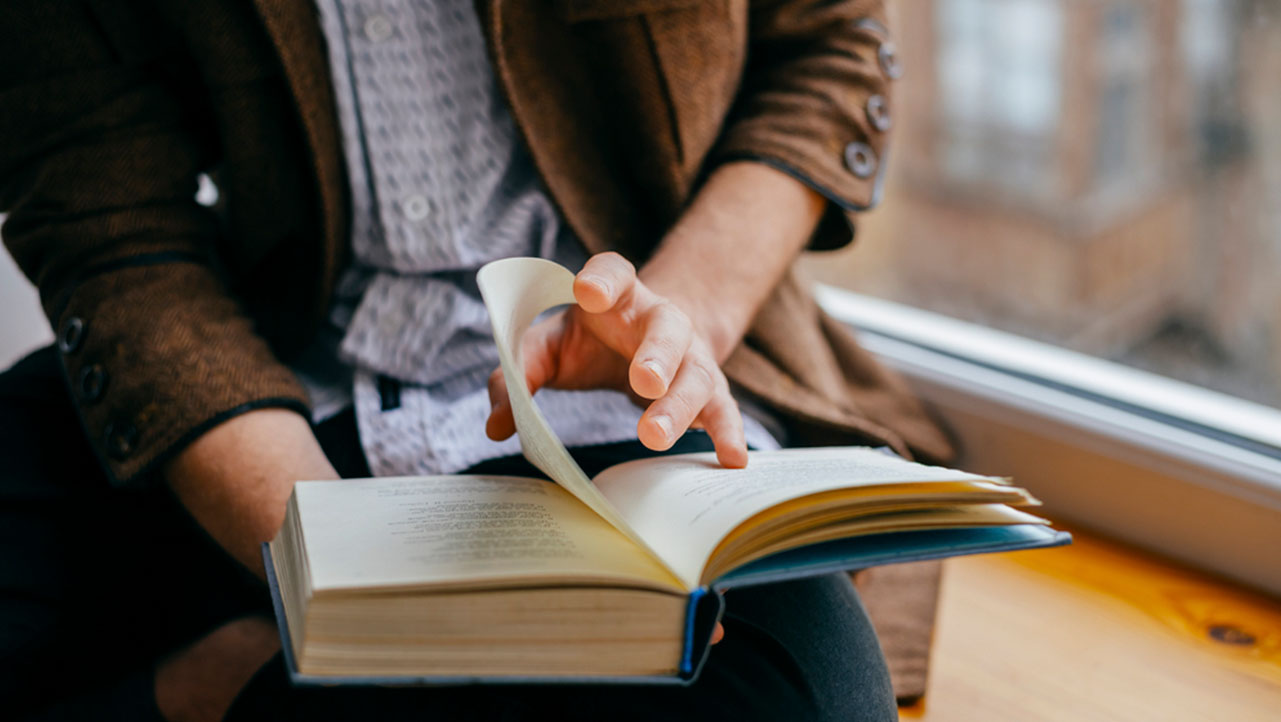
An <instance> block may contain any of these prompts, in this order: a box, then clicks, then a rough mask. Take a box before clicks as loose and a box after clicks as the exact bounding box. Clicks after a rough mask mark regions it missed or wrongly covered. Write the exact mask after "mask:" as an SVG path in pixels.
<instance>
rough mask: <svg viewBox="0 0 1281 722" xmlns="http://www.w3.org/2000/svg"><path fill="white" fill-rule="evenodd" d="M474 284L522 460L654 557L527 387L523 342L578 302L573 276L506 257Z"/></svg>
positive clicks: (538, 260)
mask: <svg viewBox="0 0 1281 722" xmlns="http://www.w3.org/2000/svg"><path fill="white" fill-rule="evenodd" d="M476 280H477V283H478V284H479V286H480V293H481V296H482V297H483V298H484V300H485V308H486V309H487V310H488V311H489V319H490V322H491V323H492V324H493V327H494V341H495V342H496V343H497V345H498V358H499V360H500V363H501V364H502V367H503V376H504V378H505V381H506V385H507V395H508V397H509V398H510V399H511V406H512V415H513V416H514V417H515V420H516V434H517V436H518V437H520V448H521V451H522V452H523V453H524V455H525V458H527V459H529V461H530V463H532V464H533V465H534V466H537V467H538V468H539V469H541V470H542V471H543V473H544V474H547V476H549V477H551V478H552V479H554V480H555V481H556V482H557V483H558V484H560V485H561V486H563V487H564V488H565V489H566V490H567V491H569V493H571V494H573V495H574V496H575V497H577V498H578V499H579V500H580V501H582V502H583V503H584V504H586V505H587V506H588V507H590V508H591V510H592V511H594V512H596V513H597V514H599V515H600V516H601V518H603V519H605V520H606V521H608V522H609V523H610V524H612V525H614V527H615V528H617V529H618V530H619V531H621V532H622V533H623V534H624V535H626V536H627V538H629V539H631V540H632V541H633V542H635V543H636V544H637V545H638V546H640V547H642V548H644V549H646V550H647V551H648V552H650V553H653V551H652V549H651V547H649V545H648V544H647V542H646V540H645V539H644V537H643V536H642V535H639V534H637V533H636V531H635V530H633V529H632V527H631V526H630V525H629V524H628V523H627V521H626V520H625V519H623V517H622V516H621V515H619V513H618V510H617V509H615V508H614V505H613V504H611V503H610V502H609V501H608V500H606V499H605V497H604V496H602V495H601V493H600V492H599V491H597V490H596V487H594V486H593V485H592V482H591V480H590V479H588V478H587V475H586V474H584V473H583V470H582V469H580V468H579V467H578V464H577V463H576V462H575V461H574V458H573V457H572V456H570V454H569V450H568V449H566V448H565V445H564V444H562V443H561V441H560V439H558V438H556V434H555V432H553V431H552V428H551V426H550V425H548V423H547V419H545V418H543V413H542V411H540V410H539V409H538V406H537V405H535V404H534V397H533V395H532V394H530V393H529V387H528V386H526V385H525V360H524V358H522V356H521V339H522V338H523V337H524V335H525V331H527V330H528V329H529V326H530V324H531V323H533V321H534V319H535V318H537V317H538V315H539V314H541V313H542V312H544V311H546V310H548V309H551V308H555V307H556V306H563V305H566V304H573V303H576V301H575V300H574V274H573V273H571V272H570V270H569V269H567V268H565V267H564V266H562V265H560V264H558V263H553V262H552V261H547V260H544V259H541V258H506V259H503V260H500V261H494V262H492V263H487V264H485V266H483V267H482V268H481V269H480V271H479V272H478V273H477V274H476Z"/></svg>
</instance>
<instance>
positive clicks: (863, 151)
mask: <svg viewBox="0 0 1281 722" xmlns="http://www.w3.org/2000/svg"><path fill="white" fill-rule="evenodd" d="M845 167H847V168H849V169H850V172H851V173H853V174H854V176H855V177H857V178H871V177H872V176H873V175H874V174H875V173H876V151H874V150H872V146H870V145H868V144H867V143H859V142H857V141H855V142H853V143H850V144H849V145H847V146H845Z"/></svg>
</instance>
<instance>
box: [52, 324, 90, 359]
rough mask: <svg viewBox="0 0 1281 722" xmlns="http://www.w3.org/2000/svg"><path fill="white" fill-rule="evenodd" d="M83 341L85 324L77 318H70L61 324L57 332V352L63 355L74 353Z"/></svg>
mask: <svg viewBox="0 0 1281 722" xmlns="http://www.w3.org/2000/svg"><path fill="white" fill-rule="evenodd" d="M84 340H85V322H84V319H82V318H80V317H79V316H72V317H70V318H68V319H67V320H66V321H63V322H62V328H61V329H59V330H58V350H59V351H61V352H63V353H75V352H76V351H77V350H79V348H80V344H81V343H83V342H84Z"/></svg>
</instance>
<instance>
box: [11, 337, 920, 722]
mask: <svg viewBox="0 0 1281 722" xmlns="http://www.w3.org/2000/svg"><path fill="white" fill-rule="evenodd" d="M317 436H318V438H320V440H321V443H322V445H323V446H324V447H325V450H326V453H327V454H329V456H330V458H331V460H332V461H333V462H334V465H335V467H336V468H338V470H339V471H340V472H341V473H343V474H344V475H345V476H360V475H366V474H367V473H368V469H367V467H366V466H365V461H364V457H363V455H362V454H361V452H360V445H359V441H358V439H357V436H356V432H355V424H354V422H353V421H352V418H351V416H350V414H347V415H340V416H339V417H337V418H335V419H333V420H331V421H328V422H326V423H325V424H322V425H321V426H320V428H319V429H318V430H317ZM709 448H710V444H709V443H708V442H707V440H706V437H705V436H703V435H701V434H691V435H689V436H687V437H686V438H685V439H683V440H682V441H681V443H680V444H679V445H678V447H677V448H676V449H675V450H676V451H692V450H703V449H709ZM644 453H649V452H646V451H645V450H644V449H643V448H642V447H640V445H639V444H635V443H627V444H611V445H607V446H600V447H588V448H583V449H578V450H575V455H576V456H577V457H578V458H579V460H580V463H582V464H583V466H584V468H585V469H587V470H588V472H589V473H593V472H594V470H595V469H599V468H603V467H605V466H608V465H610V464H612V463H616V462H618V461H622V460H626V459H629V458H635V457H636V456H638V455H641V454H644ZM474 471H479V472H485V473H511V474H521V475H536V472H535V471H533V470H532V468H530V467H529V466H528V463H527V462H525V461H524V460H523V459H520V458H507V459H497V460H494V461H490V462H485V463H484V464H482V465H480V467H477V469H475V470H474ZM269 609H270V606H269V601H268V598H267V595H266V591H265V588H264V586H263V585H262V584H261V583H260V582H259V581H258V580H257V579H256V578H254V577H253V576H252V575H250V574H249V573H247V572H246V571H245V570H244V569H243V568H241V567H240V566H239V565H237V564H236V563H235V562H233V561H232V560H231V559H230V558H229V557H227V556H226V555H225V554H224V553H223V552H222V551H221V550H220V549H219V548H218V547H217V546H216V545H215V544H214V543H213V542H212V541H211V540H209V539H208V537H206V536H205V535H204V533H203V532H202V531H201V530H200V529H199V527H198V526H196V525H195V523H194V522H193V521H192V520H191V518H190V517H189V516H188V515H187V514H186V512H185V511H184V510H183V509H182V507H181V506H180V505H179V504H178V503H177V502H176V500H175V499H174V498H173V497H172V495H171V494H170V493H169V492H168V491H167V489H166V487H165V486H164V485H163V484H157V485H155V486H154V487H153V488H152V489H151V490H149V491H144V492H122V491H116V490H113V489H111V488H110V487H109V486H108V485H107V483H106V481H105V479H104V476H103V473H102V471H101V470H100V468H99V467H98V465H97V462H96V460H95V459H94V458H93V456H92V453H91V452H90V450H89V448H88V445H87V444H86V443H85V442H84V440H83V437H82V432H81V429H80V427H79V423H78V421H77V419H76V416H75V412H74V409H73V407H72V404H71V402H70V400H69V398H68V396H67V393H66V391H65V389H64V387H63V383H62V380H61V377H60V375H59V372H58V369H57V358H56V356H55V355H54V353H53V351H52V349H43V350H41V351H37V352H36V353H34V354H32V355H31V356H28V357H27V358H25V359H23V360H22V361H20V362H18V363H17V364H16V365H15V366H14V367H13V368H11V369H10V370H8V371H6V372H4V373H3V374H0V706H3V709H2V711H0V717H4V718H6V719H10V718H12V719H24V718H28V719H68V720H70V719H93V720H113V719H120V720H125V719H128V720H141V719H146V718H147V716H148V715H150V716H152V717H154V715H155V710H154V707H153V702H152V698H151V694H152V689H151V679H152V673H153V671H154V669H155V666H156V664H157V663H158V661H159V660H161V659H162V658H164V657H165V656H166V655H168V654H171V653H172V652H174V651H175V650H178V649H181V648H182V647H183V646H185V645H186V644H189V643H190V642H192V641H195V640H196V639H199V638H200V637H202V636H203V635H205V634H207V633H208V632H210V631H212V630H213V629H215V628H216V627H218V626H219V625H221V624H223V623H225V622H227V621H230V620H232V619H235V618H237V617H239V616H243V615H245V614H252V613H266V612H267V611H268V610H269ZM724 625H725V639H724V641H722V642H721V643H720V644H718V645H716V646H715V647H714V648H713V649H712V652H711V656H710V658H709V659H708V661H707V665H706V667H705V668H704V669H703V672H702V675H701V676H700V678H699V679H698V681H697V682H696V683H694V684H693V685H691V686H689V687H671V688H666V687H641V686H617V687H614V686H579V687H566V686H560V685H548V686H541V687H534V686H520V687H457V688H433V689H384V688H338V689H335V688H293V687H291V686H290V685H289V683H288V682H287V678H286V675H285V673H284V669H283V665H282V664H281V660H280V658H279V656H278V657H277V658H276V659H275V660H273V661H272V662H271V663H269V664H268V665H267V666H266V667H264V668H263V669H262V670H261V671H260V672H259V673H258V675H257V676H256V677H255V678H254V680H253V681H252V682H251V683H250V685H249V687H248V688H247V689H246V690H245V691H244V693H242V695H241V696H240V698H238V699H237V701H236V703H235V705H234V706H233V708H232V710H231V712H230V713H229V714H228V719H232V720H238V719H243V720H252V719H263V720H288V719H326V720H327V719H348V718H350V719H359V720H376V719H395V720H398V719H415V720H419V719H430V720H453V719H467V720H487V719H503V720H507V719H521V720H523V719H544V718H555V719H559V720H579V719H582V720H598V719H610V720H633V719H634V720H653V719H662V720H678V719H691V720H719V719H724V720H735V721H737V722H746V721H747V720H756V719H759V720H829V719H830V720H891V719H895V715H896V712H895V708H894V701H893V694H892V692H891V690H890V683H889V676H888V673H887V672H886V669H885V662H884V660H883V658H882V656H881V652H880V648H879V646H878V644H877V641H876V637H875V634H874V632H873V631H872V627H871V624H870V623H869V621H868V619H867V615H866V613H865V612H864V610H863V607H862V605H861V603H860V602H859V600H858V597H857V596H856V595H855V593H854V589H853V587H852V586H851V585H850V583H849V580H848V578H846V577H845V576H844V575H829V576H824V577H817V578H814V579H808V580H803V581H798V582H789V583H782V584H774V585H768V586H764V587H754V588H746V589H739V590H732V591H730V592H729V593H728V594H727V598H726V615H725V619H724ZM553 716H554V717H553Z"/></svg>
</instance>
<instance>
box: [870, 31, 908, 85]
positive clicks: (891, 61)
mask: <svg viewBox="0 0 1281 722" xmlns="http://www.w3.org/2000/svg"><path fill="white" fill-rule="evenodd" d="M876 61H877V62H878V63H880V65H881V71H882V72H884V73H885V77H887V78H889V79H890V80H898V79H899V78H901V77H903V66H902V64H900V63H899V61H898V48H896V47H895V46H894V43H893V42H891V41H889V40H886V41H885V42H883V43H881V45H880V47H878V48H877V49H876Z"/></svg>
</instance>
